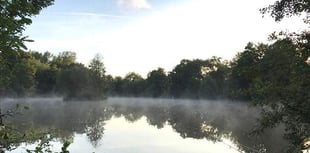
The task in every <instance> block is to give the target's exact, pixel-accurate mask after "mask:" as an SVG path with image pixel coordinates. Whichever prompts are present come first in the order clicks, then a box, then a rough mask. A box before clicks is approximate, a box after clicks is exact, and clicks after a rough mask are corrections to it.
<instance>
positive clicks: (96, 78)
mask: <svg viewBox="0 0 310 153" xmlns="http://www.w3.org/2000/svg"><path fill="white" fill-rule="evenodd" d="M89 68H90V71H91V79H92V86H93V95H94V96H96V97H98V98H100V99H104V98H105V97H106V93H107V90H108V80H106V79H107V78H106V76H105V67H104V63H103V58H102V56H101V55H99V54H96V55H95V57H94V58H93V59H92V60H91V62H90V64H89Z"/></svg>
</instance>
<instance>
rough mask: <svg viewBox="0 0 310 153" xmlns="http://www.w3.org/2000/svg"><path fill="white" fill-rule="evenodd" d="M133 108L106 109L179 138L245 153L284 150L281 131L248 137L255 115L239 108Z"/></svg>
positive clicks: (130, 105) (132, 104)
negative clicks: (224, 144)
mask: <svg viewBox="0 0 310 153" xmlns="http://www.w3.org/2000/svg"><path fill="white" fill-rule="evenodd" d="M180 101H181V100H180ZM137 104H140V103H135V102H132V101H130V102H128V103H125V104H121V103H117V104H111V105H110V106H111V107H112V108H113V110H114V111H113V113H114V114H116V116H118V117H120V116H124V118H125V119H127V121H129V122H134V121H137V120H138V119H140V118H141V117H142V116H145V117H146V119H147V122H148V123H149V124H150V125H153V126H156V127H157V128H163V127H164V126H165V125H169V126H171V127H172V128H173V129H174V130H175V131H176V132H177V133H179V134H180V136H181V137H183V138H195V139H207V140H210V141H214V142H216V141H221V139H223V138H227V139H230V140H231V141H233V142H234V143H235V144H237V146H238V147H239V149H240V150H243V151H245V152H247V153H252V152H271V153H273V152H275V153H276V152H284V150H285V149H286V145H287V144H286V142H285V141H284V140H283V139H282V134H283V133H282V132H281V130H278V129H274V130H267V131H266V132H265V133H262V135H250V131H251V130H252V128H253V126H254V124H255V122H256V117H258V112H259V111H258V110H255V109H249V108H248V107H247V106H245V105H243V104H223V105H222V104H218V103H214V104H209V103H205V104H203V103H202V104H188V103H187V104H186V103H181V102H180V104H178V103H177V102H176V103H173V104H171V103H170V104H171V105H167V104H157V103H150V104H148V105H145V104H142V105H137ZM224 105H225V106H224Z"/></svg>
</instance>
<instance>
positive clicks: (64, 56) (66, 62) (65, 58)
mask: <svg viewBox="0 0 310 153" xmlns="http://www.w3.org/2000/svg"><path fill="white" fill-rule="evenodd" d="M74 63H76V53H75V52H71V51H64V52H61V53H59V54H58V56H56V57H54V58H53V60H52V62H51V65H52V67H53V66H56V68H58V69H63V68H66V67H68V66H70V65H71V64H74Z"/></svg>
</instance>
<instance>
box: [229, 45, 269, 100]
mask: <svg viewBox="0 0 310 153" xmlns="http://www.w3.org/2000/svg"><path fill="white" fill-rule="evenodd" d="M266 48H267V46H266V45H264V44H258V45H254V44H253V43H248V44H247V46H246V47H245V50H244V51H243V52H241V53H239V54H238V55H237V56H236V57H235V59H234V60H233V62H232V63H231V69H232V70H231V75H230V80H229V81H230V91H231V93H230V96H231V97H232V98H236V99H239V100H250V99H251V95H250V91H249V90H250V87H251V86H252V85H253V81H254V80H255V78H256V77H257V76H258V75H259V71H258V65H259V63H260V61H261V59H262V57H263V55H264V52H265V50H266Z"/></svg>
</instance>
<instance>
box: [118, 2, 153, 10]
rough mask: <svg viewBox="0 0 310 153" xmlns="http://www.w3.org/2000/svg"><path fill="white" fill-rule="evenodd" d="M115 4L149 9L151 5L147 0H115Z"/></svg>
mask: <svg viewBox="0 0 310 153" xmlns="http://www.w3.org/2000/svg"><path fill="white" fill-rule="evenodd" d="M116 3H117V5H118V6H120V7H125V8H134V9H149V8H151V5H150V4H149V3H148V2H147V0H117V1H116Z"/></svg>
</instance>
